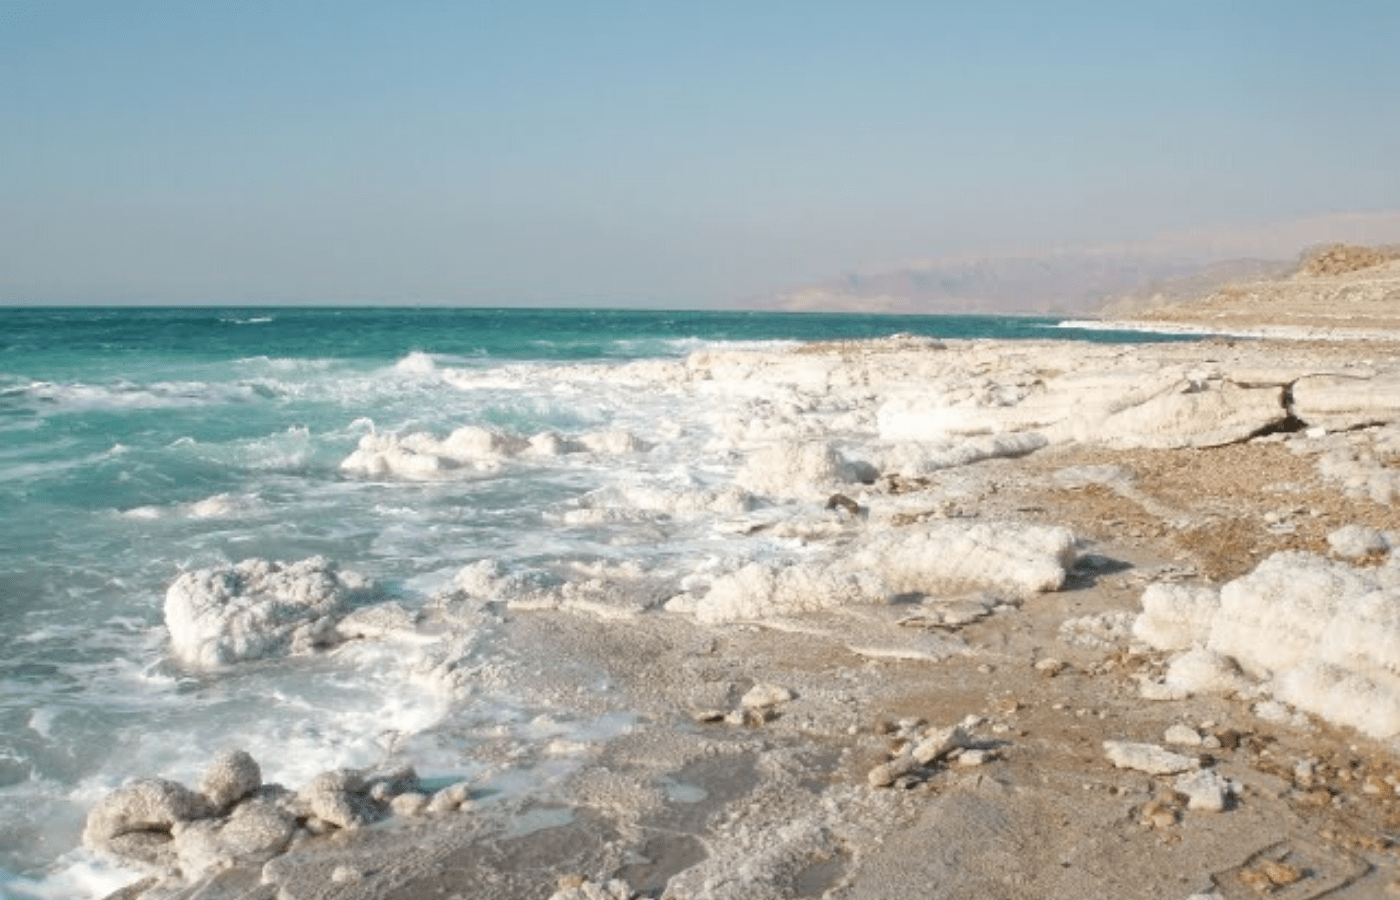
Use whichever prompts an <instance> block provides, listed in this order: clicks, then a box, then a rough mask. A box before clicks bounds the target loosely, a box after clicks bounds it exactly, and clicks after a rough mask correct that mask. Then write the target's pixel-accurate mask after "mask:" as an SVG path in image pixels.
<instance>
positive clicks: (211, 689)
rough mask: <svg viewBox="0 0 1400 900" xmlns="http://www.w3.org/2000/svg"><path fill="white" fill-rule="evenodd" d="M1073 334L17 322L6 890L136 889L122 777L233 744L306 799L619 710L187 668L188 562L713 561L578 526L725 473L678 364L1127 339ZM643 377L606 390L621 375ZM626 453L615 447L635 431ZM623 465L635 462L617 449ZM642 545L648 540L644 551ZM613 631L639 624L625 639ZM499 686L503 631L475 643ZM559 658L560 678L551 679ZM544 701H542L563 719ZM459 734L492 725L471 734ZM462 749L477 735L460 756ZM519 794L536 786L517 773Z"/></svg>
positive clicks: (77, 893)
mask: <svg viewBox="0 0 1400 900" xmlns="http://www.w3.org/2000/svg"><path fill="white" fill-rule="evenodd" d="M1062 326H1063V323H1062V322H1061V321H1060V320H1057V319H1048V318H1023V317H1014V318H1007V317H985V316H884V315H854V314H816V313H813V314H792V313H773V312H724V311H707V312H690V311H641V310H607V309H461V308H334V309H333V308H286V307H273V308H229V309H220V308H210V307H198V308H164V307H161V308H156V307H146V308H112V307H93V308H67V307H65V308H0V898H9V897H16V898H18V897H63V898H69V897H72V898H78V897H101V896H105V895H106V893H108V892H110V891H111V890H113V889H115V888H116V887H117V886H119V885H121V884H123V883H125V882H127V881H130V880H131V879H132V877H133V876H132V874H131V873H130V872H127V871H125V870H122V869H119V868H115V867H113V866H112V865H110V864H109V863H106V862H104V861H102V860H99V859H97V858H95V857H94V856H92V855H91V854H89V853H88V852H87V851H85V850H82V849H81V847H80V844H81V833H82V828H83V822H84V818H85V816H86V814H87V811H88V810H89V809H90V808H91V807H92V806H93V804H95V803H96V802H97V801H98V800H99V799H100V798H101V797H102V796H104V795H105V794H106V793H107V792H108V791H110V790H112V789H113V788H115V787H117V786H119V785H120V784H121V783H122V782H123V781H125V780H127V779H130V778H133V777H138V776H148V775H157V776H161V777H166V778H172V779H175V780H180V781H184V782H185V783H187V784H193V783H195V782H196V781H197V777H198V774H199V772H200V771H201V768H202V767H203V765H204V764H205V763H206V762H207V761H208V760H209V758H210V757H211V756H212V755H213V754H215V753H217V752H219V751H221V750H225V749H231V748H235V747H241V748H244V749H247V750H248V751H249V752H251V753H252V754H253V756H254V757H255V758H257V759H258V760H259V761H260V762H261V763H262V767H263V774H264V778H265V780H268V781H278V782H281V783H283V784H287V785H289V786H293V787H294V786H296V785H298V784H301V783H303V782H305V781H306V780H307V779H309V778H310V777H311V776H313V775H314V774H316V773H318V772H321V771H325V770H327V769H331V768H335V767H340V766H370V765H374V764H376V762H378V761H379V760H381V759H382V758H383V757H384V755H385V753H386V745H387V744H388V743H390V742H393V743H394V744H395V747H396V752H398V753H399V754H400V755H403V754H407V756H408V757H410V758H411V759H412V761H413V762H414V763H415V765H417V766H418V768H419V771H420V774H425V776H433V777H438V778H443V779H451V778H455V777H463V776H470V775H472V774H473V766H474V763H473V761H472V748H471V746H470V740H468V739H463V740H465V741H466V745H465V746H461V745H458V746H454V747H453V748H452V753H451V754H448V753H446V752H445V751H444V750H443V749H442V747H441V742H438V743H434V742H432V741H426V740H425V741H422V742H420V743H419V744H415V743H414V742H413V740H412V739H413V737H414V736H415V735H425V734H431V733H432V732H433V730H434V729H435V728H440V727H442V723H444V722H446V721H454V722H456V724H457V726H458V730H457V732H455V733H457V734H459V735H462V734H465V735H470V734H473V733H481V734H494V735H499V734H500V732H501V730H502V729H507V730H509V729H511V728H518V729H528V728H534V729H536V731H538V730H539V729H540V728H541V727H543V726H541V725H540V724H539V723H541V722H547V723H548V727H547V728H546V730H547V731H548V732H549V733H550V734H553V735H556V736H559V735H562V736H564V737H570V736H571V737H573V738H576V739H579V740H589V739H596V738H597V737H599V736H606V735H607V734H608V733H612V732H615V731H616V730H617V729H619V728H625V727H626V725H625V722H622V721H618V720H607V721H598V720H586V719H585V718H583V717H573V716H571V713H570V710H568V709H560V708H541V706H543V705H545V704H544V701H540V700H538V699H534V698H532V697H531V696H530V695H529V693H528V692H524V693H522V692H519V691H516V692H514V693H511V694H510V695H509V696H507V695H505V693H504V692H503V693H502V694H501V695H499V696H498V695H495V694H493V692H492V689H491V687H490V684H491V681H490V679H485V680H483V682H482V684H483V685H485V686H484V687H481V688H479V689H477V690H476V691H475V692H472V693H471V694H470V697H469V700H463V699H462V695H461V694H452V693H450V692H449V693H444V692H443V691H440V690H435V689H433V688H432V686H430V685H424V684H422V683H421V682H420V681H415V680H414V679H413V678H412V677H411V676H412V674H413V673H412V672H411V671H409V666H408V663H406V662H405V661H404V656H405V654H404V653H401V652H398V651H385V650H376V649H374V647H373V646H372V645H370V646H366V647H363V648H359V649H355V650H349V651H344V652H332V653H324V654H312V655H303V656H280V657H275V658H268V659H261V660H255V661H250V662H243V663H239V664H236V665H231V666H227V667H223V668H218V669H212V670H210V669H201V670H194V669H191V668H189V667H188V666H185V665H182V664H181V663H180V662H179V661H177V660H176V659H175V658H174V657H173V655H172V653H171V644H170V636H169V634H168V632H167V630H166V627H165V624H164V619H163V612H162V609H163V602H164V597H165V593H166V591H167V589H168V587H169V585H170V584H171V582H172V581H173V580H174V579H175V578H177V577H178V576H179V575H180V574H181V573H182V572H187V571H190V570H195V569H200V568H206V567H213V566H219V565H227V564H230V563H235V562H237V561H240V560H244V559H249V558H253V557H262V558H267V559H274V560H287V561H291V560H299V559H303V558H307V557H312V556H318V555H319V556H323V557H325V558H327V559H329V560H333V561H335V562H336V563H337V564H338V565H340V566H342V567H343V568H346V569H352V570H354V571H356V572H360V573H363V574H364V575H366V576H368V577H370V578H373V579H375V580H376V581H377V582H378V583H379V584H380V585H381V586H382V587H383V589H384V590H385V591H386V592H387V593H388V594H389V595H392V596H393V597H396V598H397V599H398V600H399V601H400V602H401V603H403V604H405V605H407V606H410V607H411V606H413V605H414V604H421V603H425V602H427V601H428V598H430V597H432V596H433V595H434V594H435V593H437V592H440V591H442V590H444V589H446V588H448V587H450V586H451V584H452V583H453V579H454V577H455V576H456V573H458V572H459V571H460V570H461V569H462V568H463V567H466V566H470V565H473V564H480V563H481V562H482V561H490V563H491V564H492V565H499V566H501V567H504V568H505V569H507V570H512V571H534V572H540V571H546V570H549V569H550V567H558V566H561V565H565V564H572V565H587V564H597V563H599V562H600V561H613V562H617V561H620V560H622V559H624V558H629V559H636V558H638V557H640V558H642V559H643V561H644V562H645V560H646V559H647V558H654V559H670V560H675V559H676V558H678V557H685V556H686V555H687V554H703V553H704V552H706V548H705V537H704V534H703V528H699V527H696V528H691V529H689V530H687V528H686V527H684V526H683V525H680V524H677V525H675V526H674V527H671V528H669V529H668V528H664V527H658V524H657V521H656V517H652V518H651V519H650V520H646V521H643V519H645V517H640V518H638V519H636V520H635V521H630V520H614V519H589V518H588V517H582V518H579V517H575V518H572V519H571V518H570V517H569V516H568V515H567V513H568V511H570V510H576V509H578V508H580V506H581V505H583V506H586V505H587V503H586V500H587V498H588V497H591V496H596V495H597V494H598V493H599V492H600V491H607V490H615V489H618V488H624V487H628V486H632V487H636V486H642V487H647V486H655V487H667V486H675V485H684V486H692V487H694V486H713V485H722V484H723V483H724V482H725V481H726V480H727V479H729V478H732V476H733V471H732V465H731V461H730V460H729V459H728V457H725V456H723V455H718V456H717V455H715V454H707V453H706V452H705V447H706V443H707V435H708V434H709V433H710V432H711V431H712V430H713V429H714V427H715V421H716V418H715V415H714V410H713V409H712V406H713V403H714V398H713V395H712V394H708V393H706V392H703V391H695V390H689V389H687V388H686V386H685V385H683V384H679V383H677V382H675V381H674V380H673V379H670V378H668V377H667V375H666V374H665V373H666V372H668V371H674V370H673V369H666V368H665V367H664V366H662V364H665V363H675V362H679V361H682V360H684V358H685V357H686V356H687V355H688V354H691V353H696V352H700V351H704V350H712V349H716V348H725V347H749V348H769V349H778V348H783V347H788V346H792V345H794V344H796V343H798V342H803V341H817V340H832V339H849V338H874V337H884V336H889V335H894V334H912V335H927V336H932V337H938V338H994V339H1005V340H1023V339H1047V338H1055V339H1068V340H1082V341H1113V342H1135V341H1146V340H1158V339H1172V337H1171V336H1165V335H1152V334H1145V333H1121V332H1115V331H1108V330H1099V329H1097V328H1093V327H1086V328H1074V327H1062ZM651 363H654V364H656V365H658V366H661V368H658V369H657V370H656V371H657V374H656V376H655V377H653V378H650V379H649V378H647V377H644V376H643V377H635V378H609V377H607V376H608V373H609V372H615V371H619V370H621V369H622V368H624V367H629V366H630V367H632V369H639V367H640V369H639V371H642V372H645V371H646V369H645V367H646V366H647V365H648V364H651ZM464 426H475V427H476V428H478V429H481V430H482V432H483V433H490V434H499V435H507V436H513V437H512V438H511V439H512V440H517V441H519V440H525V439H528V438H530V437H532V436H536V435H542V434H552V435H556V436H559V438H560V441H561V442H562V443H561V444H559V445H560V446H564V445H567V444H568V442H569V441H571V440H574V439H577V438H581V437H585V436H587V435H590V434H594V435H597V434H603V435H613V436H616V435H618V434H623V435H631V436H634V437H635V438H636V440H637V442H638V445H639V446H644V447H645V448H646V452H645V453H628V452H615V453H607V452H594V453H590V452H577V453H553V454H529V453H520V454H514V455H510V454H506V455H502V456H501V457H500V458H498V459H494V460H491V461H489V464H486V463H482V464H477V465H470V466H467V465H464V466H459V467H454V468H450V469H446V470H443V471H440V472H428V473H411V475H412V477H409V476H405V475H404V474H403V473H400V472H396V471H378V472H371V471H365V470H354V469H347V468H345V467H343V466H342V463H344V462H345V461H346V460H347V458H349V457H350V456H351V455H352V454H353V453H354V452H355V450H356V448H357V447H358V446H359V445H360V443H361V441H362V440H363V439H364V438H365V437H366V436H367V435H395V436H399V435H415V434H416V435H427V436H430V437H434V438H437V439H442V438H445V437H446V436H448V435H449V434H451V433H452V432H453V431H454V430H457V429H460V428H462V427H464ZM624 443H625V442H624ZM624 449H625V448H624ZM628 529H635V533H633V534H632V535H630V536H629V535H628V534H627V531H628ZM622 627H625V626H622ZM474 652H475V653H476V654H477V656H478V657H479V660H478V661H479V662H480V664H481V665H482V666H483V667H484V668H483V671H485V670H486V668H489V665H490V663H491V661H492V659H493V657H494V655H496V654H500V657H501V659H502V660H504V659H507V658H508V656H509V648H504V647H494V646H493V645H492V644H491V638H490V635H487V636H486V638H485V639H483V640H482V642H481V644H480V646H479V647H478V648H477V649H476V650H475V651H474ZM540 664H541V665H544V664H547V661H543V662H541V663H540ZM551 702H553V701H551ZM468 720H469V722H470V724H472V726H473V727H475V728H476V729H477V730H476V731H473V730H472V728H467V727H462V723H463V722H467V721H468ZM459 744H460V741H459ZM527 780H528V779H527Z"/></svg>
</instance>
